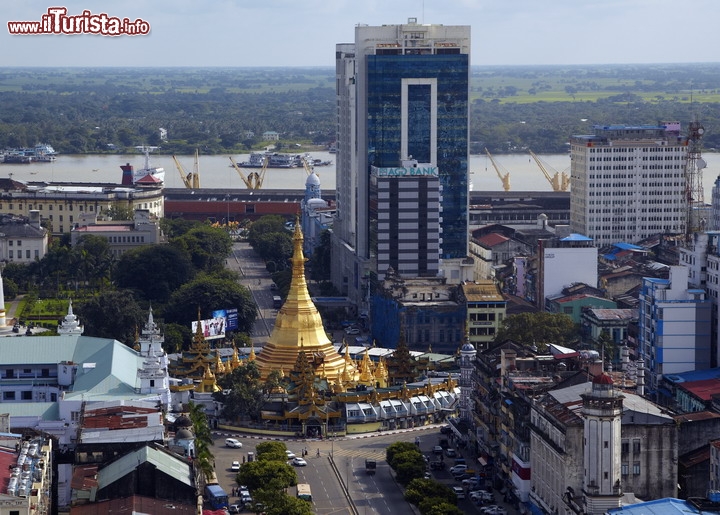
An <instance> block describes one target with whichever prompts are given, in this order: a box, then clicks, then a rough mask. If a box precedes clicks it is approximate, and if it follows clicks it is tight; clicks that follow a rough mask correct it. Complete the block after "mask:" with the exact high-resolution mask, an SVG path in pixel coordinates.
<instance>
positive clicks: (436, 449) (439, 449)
mask: <svg viewBox="0 0 720 515" xmlns="http://www.w3.org/2000/svg"><path fill="white" fill-rule="evenodd" d="M442 453H443V448H442V447H440V446H439V445H436V446H435V447H433V454H442Z"/></svg>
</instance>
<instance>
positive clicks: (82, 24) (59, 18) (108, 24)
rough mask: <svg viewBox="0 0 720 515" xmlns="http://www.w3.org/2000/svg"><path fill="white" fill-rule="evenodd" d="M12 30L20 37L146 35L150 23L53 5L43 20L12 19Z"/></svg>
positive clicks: (9, 23) (10, 30) (10, 28)
mask: <svg viewBox="0 0 720 515" xmlns="http://www.w3.org/2000/svg"><path fill="white" fill-rule="evenodd" d="M7 26H8V32H9V33H10V34H14V35H18V36H32V35H41V34H97V35H100V36H142V35H145V34H149V33H150V24H149V23H148V22H146V21H145V20H143V19H141V18H137V19H135V20H130V19H129V18H118V17H116V16H109V15H107V14H106V13H100V14H93V13H91V12H90V11H89V10H87V9H86V10H84V11H83V12H82V14H76V15H68V13H67V8H66V7H49V8H48V10H47V13H46V14H43V15H42V16H41V17H40V21H9V22H7Z"/></svg>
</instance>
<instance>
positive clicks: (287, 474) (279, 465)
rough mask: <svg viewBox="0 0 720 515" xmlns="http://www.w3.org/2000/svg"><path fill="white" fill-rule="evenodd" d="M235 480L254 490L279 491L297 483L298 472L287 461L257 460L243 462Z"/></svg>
mask: <svg viewBox="0 0 720 515" xmlns="http://www.w3.org/2000/svg"><path fill="white" fill-rule="evenodd" d="M235 480H236V481H237V483H238V484H239V485H247V487H248V488H249V489H250V490H253V491H254V490H259V489H263V490H274V491H275V492H279V491H281V490H284V489H286V488H289V487H291V486H294V485H296V484H297V472H295V470H294V469H293V468H292V467H291V466H290V465H288V464H287V463H285V462H280V461H275V460H265V461H259V460H257V461H252V462H249V463H245V464H243V466H242V467H240V472H239V473H238V475H237V477H236V479H235Z"/></svg>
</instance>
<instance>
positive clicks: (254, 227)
mask: <svg viewBox="0 0 720 515" xmlns="http://www.w3.org/2000/svg"><path fill="white" fill-rule="evenodd" d="M274 232H287V230H286V229H285V219H284V218H283V217H282V216H280V215H267V216H263V217H261V218H259V219H258V220H256V221H254V222H253V223H252V224H251V225H250V228H249V229H248V242H249V243H250V246H252V247H253V248H255V246H256V245H257V241H258V238H260V237H261V236H262V235H264V234H270V233H274Z"/></svg>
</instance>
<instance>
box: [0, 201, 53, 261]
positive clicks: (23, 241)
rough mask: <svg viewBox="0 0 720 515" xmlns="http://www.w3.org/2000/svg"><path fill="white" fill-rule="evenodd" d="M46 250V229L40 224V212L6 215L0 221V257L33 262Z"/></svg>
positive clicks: (42, 256)
mask: <svg viewBox="0 0 720 515" xmlns="http://www.w3.org/2000/svg"><path fill="white" fill-rule="evenodd" d="M47 251H48V231H47V229H45V228H44V227H42V226H41V225H40V212H39V211H35V210H33V211H30V217H29V218H25V217H21V216H12V215H8V216H5V217H3V219H2V220H1V221H0V259H1V260H3V261H7V262H11V263H34V262H35V261H39V260H41V259H42V258H44V257H45V254H47Z"/></svg>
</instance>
